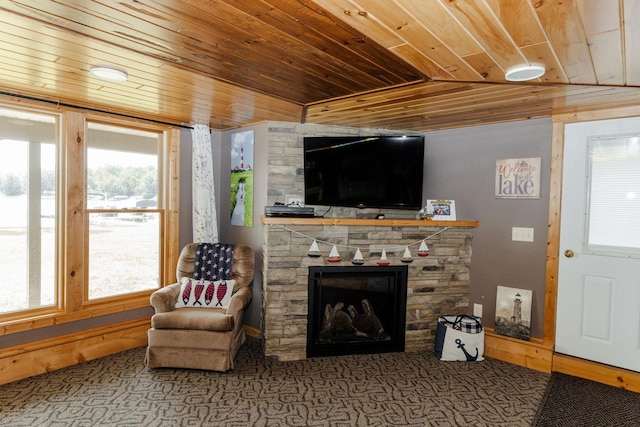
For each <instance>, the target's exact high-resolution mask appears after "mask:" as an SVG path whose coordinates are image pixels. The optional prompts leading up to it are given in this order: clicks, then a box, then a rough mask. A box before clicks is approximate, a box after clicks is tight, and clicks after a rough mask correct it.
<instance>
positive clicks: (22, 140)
mask: <svg viewBox="0 0 640 427" xmlns="http://www.w3.org/2000/svg"><path fill="white" fill-rule="evenodd" d="M55 248H56V118H55V117H54V116H47V115H40V114H32V113H27V112H22V111H12V110H5V109H0V276H1V277H2V281H3V285H2V293H0V314H2V313H8V312H13V311H18V310H26V309H33V308H39V307H44V306H53V305H55V304H56V302H57V298H56V263H55V259H56V257H55Z"/></svg>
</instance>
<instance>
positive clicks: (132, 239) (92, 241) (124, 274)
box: [89, 212, 161, 299]
mask: <svg viewBox="0 0 640 427" xmlns="http://www.w3.org/2000/svg"><path fill="white" fill-rule="evenodd" d="M89 221H90V226H89V227H90V229H89V236H90V238H89V299H95V298H103V297H109V296H115V295H122V294H126V293H130V292H137V291H144V290H148V289H156V288H158V287H159V286H160V277H159V273H160V264H159V262H160V261H159V260H160V249H159V247H160V243H159V242H160V224H161V221H160V214H159V213H121V212H112V213H100V214H96V213H92V214H89Z"/></svg>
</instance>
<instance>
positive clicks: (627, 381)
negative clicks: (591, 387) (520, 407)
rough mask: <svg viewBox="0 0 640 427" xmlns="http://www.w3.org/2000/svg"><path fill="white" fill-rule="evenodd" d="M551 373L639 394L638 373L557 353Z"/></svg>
mask: <svg viewBox="0 0 640 427" xmlns="http://www.w3.org/2000/svg"><path fill="white" fill-rule="evenodd" d="M553 371H554V372H560V373H562V374H567V375H572V376H574V377H580V378H585V379H588V380H591V381H597V382H599V383H602V384H607V385H610V386H614V387H619V388H623V389H625V390H631V391H635V392H636V393H640V372H634V371H628V370H626V369H622V368H616V367H614V366H608V365H603V364H600V363H596V362H591V361H589V360H584V359H579V358H577V357H571V356H566V355H564V354H558V353H556V354H554V355H553Z"/></svg>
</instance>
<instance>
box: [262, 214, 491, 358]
mask: <svg viewBox="0 0 640 427" xmlns="http://www.w3.org/2000/svg"><path fill="white" fill-rule="evenodd" d="M262 222H263V230H264V254H263V257H264V260H263V261H264V262H263V281H262V283H263V285H262V287H263V288H262V295H263V301H262V304H263V322H264V323H263V328H262V329H263V331H262V339H263V345H264V351H265V355H266V356H267V357H273V358H277V359H279V360H300V359H306V340H307V310H308V304H307V286H308V268H309V266H312V265H352V264H351V260H352V258H353V255H354V253H355V251H356V249H358V248H359V249H360V251H361V252H362V254H363V256H364V258H365V263H366V265H375V263H376V261H377V260H378V259H379V258H380V255H381V253H382V249H385V251H386V254H387V258H388V260H389V261H390V263H391V265H400V264H402V262H401V261H400V259H401V258H402V256H403V252H404V248H405V246H409V249H410V251H411V254H412V257H413V262H411V263H409V264H408V266H409V278H408V289H407V324H406V341H405V351H408V352H411V351H427V350H428V351H431V350H432V349H433V341H434V337H435V328H436V322H437V318H438V316H440V315H442V314H452V313H468V312H469V285H470V277H471V275H470V263H471V240H472V230H473V228H474V227H477V226H478V225H479V223H478V221H429V220H404V219H383V220H376V219H352V218H272V217H263V218H262ZM314 239H316V240H317V241H318V244H319V249H320V253H321V256H320V257H317V258H312V257H309V256H308V252H309V248H310V246H311V244H312V243H313V240H314ZM425 239H426V243H427V245H428V247H429V255H428V256H424V257H420V256H418V254H417V251H418V248H419V245H420V242H422V241H423V240H425ZM333 244H335V245H336V246H337V249H338V251H339V253H340V256H341V259H342V260H341V261H340V262H338V263H329V262H328V261H327V258H328V256H329V252H330V251H331V248H332V245H333Z"/></svg>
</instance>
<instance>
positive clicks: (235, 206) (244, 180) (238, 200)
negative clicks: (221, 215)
mask: <svg viewBox="0 0 640 427" xmlns="http://www.w3.org/2000/svg"><path fill="white" fill-rule="evenodd" d="M231 225H238V226H241V227H252V226H253V131H252V130H250V131H244V132H236V133H233V134H231Z"/></svg>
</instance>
